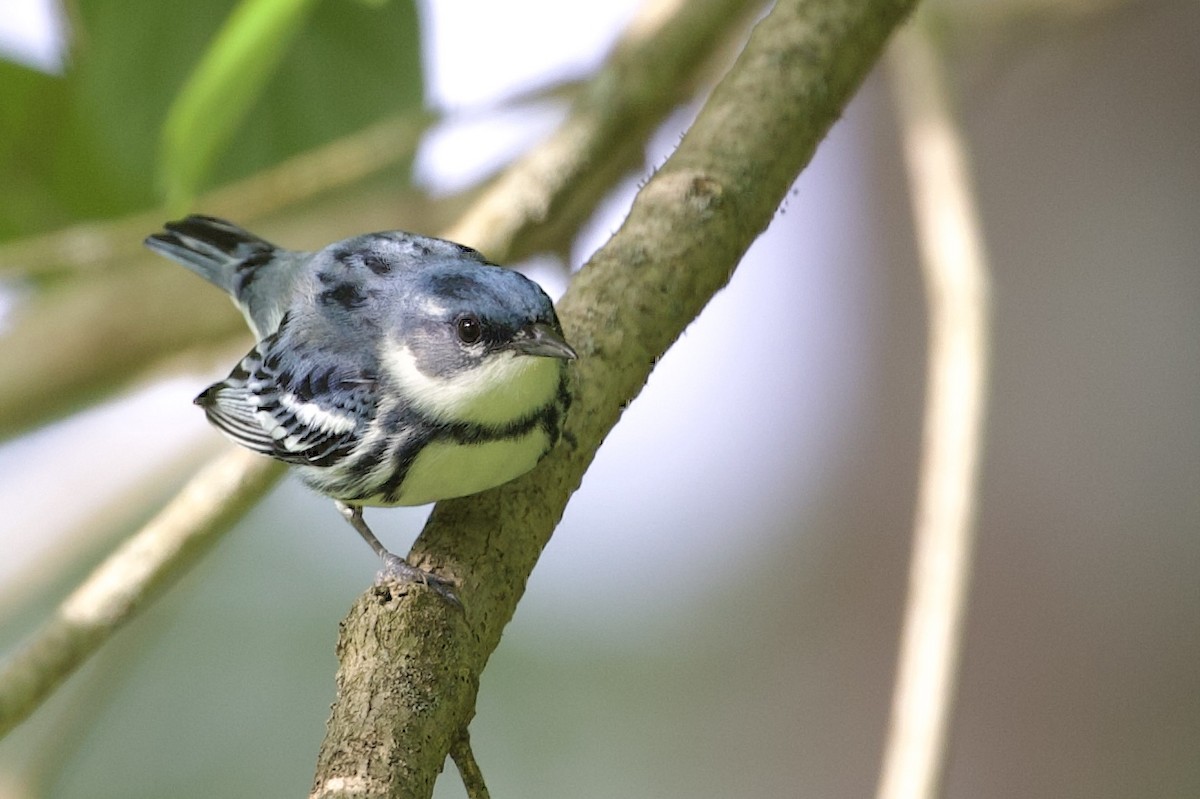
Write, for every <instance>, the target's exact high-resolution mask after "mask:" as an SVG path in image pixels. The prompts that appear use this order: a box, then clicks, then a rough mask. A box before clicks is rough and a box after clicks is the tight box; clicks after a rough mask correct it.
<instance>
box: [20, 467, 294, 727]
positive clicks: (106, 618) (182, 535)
mask: <svg viewBox="0 0 1200 799" xmlns="http://www.w3.org/2000/svg"><path fill="white" fill-rule="evenodd" d="M282 471H283V466H282V464H277V463H274V462H273V461H269V460H267V459H265V458H262V457H259V456H257V455H254V454H252V453H250V452H247V451H244V450H232V451H230V452H229V453H228V454H226V455H223V456H222V457H220V458H218V459H217V460H215V461H213V462H212V463H210V464H209V465H208V466H207V467H205V468H204V469H203V470H202V471H200V472H198V473H197V474H196V476H195V477H193V478H192V480H191V482H189V483H188V485H187V486H185V487H184V489H183V491H181V492H180V493H179V495H178V496H176V497H175V499H174V500H172V501H171V502H170V503H169V504H168V505H167V506H166V507H165V508H163V509H162V511H161V512H160V513H159V514H158V515H157V516H155V517H154V518H153V519H152V520H150V522H149V523H148V524H146V526H145V527H143V528H142V529H141V530H140V531H139V532H138V533H137V534H136V535H134V536H132V537H130V538H129V539H127V540H126V541H125V543H124V544H122V545H121V547H120V548H119V549H118V550H117V551H116V552H114V553H113V554H112V555H111V556H109V557H108V559H106V560H105V561H104V562H103V563H102V564H101V565H100V566H98V567H97V568H96V569H95V570H94V571H93V572H92V573H91V575H89V576H88V578H87V579H86V580H84V582H83V583H82V584H80V586H79V587H78V588H76V589H75V591H74V592H73V593H72V594H71V595H70V596H69V597H67V598H66V600H64V601H63V603H62V604H61V605H59V607H58V611H57V612H56V613H55V615H54V617H53V618H52V619H51V620H50V621H48V622H47V623H45V624H44V625H42V627H41V628H40V629H39V630H38V631H37V632H36V633H35V634H34V635H33V637H32V638H31V639H30V640H28V641H26V642H25V643H24V645H23V646H22V647H21V649H20V650H19V651H18V652H17V653H16V654H15V655H14V656H13V657H11V658H10V659H8V660H7V661H5V663H4V665H3V667H0V738H3V737H4V735H6V734H7V733H8V732H9V731H10V730H11V729H12V728H13V727H15V726H16V725H17V724H19V723H20V722H21V721H22V720H24V719H25V718H26V717H27V716H28V715H29V714H30V713H32V712H33V711H34V709H36V708H37V706H38V705H39V704H41V702H42V700H43V699H45V698H46V697H47V696H49V695H50V693H51V692H53V691H54V689H55V688H57V687H58V685H59V684H60V683H61V682H62V681H63V680H65V679H66V678H67V676H68V675H69V674H71V673H72V672H73V671H74V670H75V669H76V668H78V666H79V665H80V664H81V663H82V662H83V661H84V660H85V659H86V658H87V657H88V656H89V655H91V654H92V653H93V652H94V651H95V650H96V649H97V648H98V647H99V646H100V644H101V643H103V642H104V641H106V640H108V638H110V637H111V636H112V634H113V633H114V632H116V631H117V630H118V629H120V628H121V627H122V626H123V625H124V624H125V622H127V621H129V619H130V618H132V617H133V616H134V615H135V614H136V613H137V612H138V611H139V610H140V609H141V608H142V607H143V606H145V605H146V604H147V603H148V602H149V601H150V600H151V599H152V598H153V597H154V596H155V595H156V594H157V593H158V592H159V591H161V590H162V589H163V588H164V587H165V586H167V585H169V584H170V583H171V582H173V581H174V579H175V578H176V577H177V576H178V575H179V574H180V573H181V572H183V571H184V570H185V569H187V568H188V567H189V566H191V565H192V564H193V563H195V562H196V561H197V560H199V559H200V557H201V556H202V555H203V554H204V553H205V552H207V551H208V550H209V549H210V548H211V547H212V546H213V544H215V543H216V541H217V540H219V539H220V536H221V534H222V533H224V532H225V531H226V530H227V529H229V527H231V526H232V525H233V523H234V522H235V521H237V519H238V518H240V517H241V516H242V514H244V513H245V512H246V510H248V509H249V508H250V507H251V506H252V505H253V504H254V503H255V502H256V501H257V500H258V499H259V497H260V496H261V494H262V492H264V491H265V490H266V489H267V488H268V487H269V486H270V485H271V484H273V483H274V482H275V480H276V479H277V478H278V476H279V475H280V474H281V473H282Z"/></svg>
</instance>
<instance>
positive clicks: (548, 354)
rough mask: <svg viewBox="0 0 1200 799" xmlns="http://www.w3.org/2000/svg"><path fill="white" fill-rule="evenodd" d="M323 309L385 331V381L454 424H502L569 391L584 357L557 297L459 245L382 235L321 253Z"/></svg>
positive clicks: (381, 350)
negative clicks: (565, 326)
mask: <svg viewBox="0 0 1200 799" xmlns="http://www.w3.org/2000/svg"><path fill="white" fill-rule="evenodd" d="M317 259H318V262H322V261H323V262H326V263H327V264H328V266H327V267H326V266H324V265H321V268H318V269H317V270H316V274H317V281H318V285H317V292H318V294H317V303H318V305H321V306H325V308H326V310H327V311H328V312H330V313H332V314H333V315H334V316H343V315H344V316H345V317H347V319H348V320H349V318H350V317H354V318H356V320H357V321H355V322H353V323H351V324H354V325H358V324H364V323H366V324H371V325H372V326H373V327H375V329H376V330H378V331H379V332H380V335H379V336H378V337H377V338H376V340H377V341H378V352H377V355H378V358H379V361H380V364H381V367H382V373H383V375H382V376H383V377H384V378H385V379H390V380H392V381H394V384H395V385H396V387H397V388H399V389H400V391H401V392H402V393H403V394H404V395H405V396H406V397H407V398H408V399H409V401H410V402H412V403H413V404H414V406H415V407H416V408H418V409H419V410H421V411H422V412H424V413H426V414H427V415H430V416H433V417H435V418H438V419H442V420H444V421H447V422H465V423H471V424H482V425H486V426H503V425H506V424H511V423H513V422H515V421H516V420H518V419H521V418H524V417H526V416H527V415H529V414H532V413H534V412H535V411H536V410H538V409H540V408H542V407H544V406H545V405H546V404H548V403H550V402H552V401H556V399H557V398H558V397H559V396H560V395H561V394H562V393H563V386H562V383H563V379H564V374H565V364H566V362H567V361H569V360H571V359H574V358H575V351H574V350H573V349H572V348H571V346H570V345H569V344H568V343H567V341H566V339H565V338H564V337H563V333H562V328H561V327H560V325H559V322H558V317H557V316H556V314H555V313H554V306H553V304H552V303H551V302H550V298H549V297H548V296H546V293H545V292H544V291H542V289H541V287H539V286H538V285H537V284H536V283H534V282H533V281H532V280H530V279H529V278H527V277H525V276H524V275H522V274H520V273H519V272H516V271H513V270H511V269H505V268H502V267H499V266H495V265H492V264H489V263H488V262H487V261H486V260H485V259H484V258H483V256H481V255H480V254H479V253H478V252H476V251H475V250H472V249H470V248H468V247H464V246H462V245H459V244H454V243H453V242H448V241H443V240H441V239H432V238H426V237H422V236H414V235H412V234H408V233H382V234H371V235H368V236H359V237H357V238H355V239H349V240H347V241H345V242H340V243H338V244H335V245H332V246H331V247H329V248H327V250H326V251H323V252H322V253H320V254H318V256H317Z"/></svg>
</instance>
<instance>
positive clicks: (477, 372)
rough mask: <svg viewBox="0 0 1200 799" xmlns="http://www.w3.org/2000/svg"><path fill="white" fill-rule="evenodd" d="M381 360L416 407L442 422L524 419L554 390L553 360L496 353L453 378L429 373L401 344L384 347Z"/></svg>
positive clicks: (556, 364) (496, 423)
mask: <svg viewBox="0 0 1200 799" xmlns="http://www.w3.org/2000/svg"><path fill="white" fill-rule="evenodd" d="M382 356H383V364H384V367H385V369H387V371H388V373H389V374H390V376H391V378H392V379H393V380H395V381H396V383H397V385H398V386H399V387H400V390H401V392H402V393H403V394H404V396H405V397H406V398H407V399H408V400H409V401H410V402H411V403H412V404H413V405H414V407H415V408H416V409H417V410H419V411H421V412H423V413H425V414H427V415H429V416H430V417H432V418H434V419H437V420H440V421H444V422H465V423H468V424H480V425H486V426H499V425H504V424H508V423H509V422H513V421H516V420H518V419H521V418H524V417H526V416H528V415H529V414H531V413H533V412H534V411H536V410H538V409H539V408H542V407H543V406H545V405H546V404H547V403H548V402H550V401H551V400H552V399H554V396H555V394H557V393H558V385H559V379H560V375H561V371H560V369H561V363H560V362H559V360H558V359H557V358H545V357H539V356H533V355H521V354H518V353H516V352H514V351H511V350H509V351H505V352H498V353H495V354H493V355H491V356H489V357H488V358H486V359H485V360H484V361H483V363H481V364H479V365H478V366H476V367H475V368H474V369H470V370H468V371H465V372H462V373H460V374H457V375H454V376H453V377H438V376H430V375H427V374H425V373H424V372H422V371H421V370H420V369H419V368H418V367H417V359H416V356H415V355H413V352H412V350H410V349H409V348H408V347H404V346H395V345H393V346H388V347H385V348H384V352H383V353H382Z"/></svg>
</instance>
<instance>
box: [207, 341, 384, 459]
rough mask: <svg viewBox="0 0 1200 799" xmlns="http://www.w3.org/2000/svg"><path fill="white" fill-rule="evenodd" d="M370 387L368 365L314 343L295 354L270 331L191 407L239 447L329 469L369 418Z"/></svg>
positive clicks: (372, 411)
mask: <svg viewBox="0 0 1200 799" xmlns="http://www.w3.org/2000/svg"><path fill="white" fill-rule="evenodd" d="M281 330H282V325H281ZM375 386H376V381H375V379H374V377H373V376H372V375H371V374H370V373H369V370H365V369H363V368H356V367H355V366H354V365H353V364H352V363H347V362H346V360H344V359H342V360H340V359H337V358H334V357H332V354H331V353H322V352H321V351H320V350H314V349H312V348H305V350H304V351H303V357H301V356H299V355H298V354H297V353H296V352H295V351H294V350H290V349H288V348H286V347H283V346H280V344H279V336H278V335H275V336H270V337H268V338H266V339H264V340H263V341H262V342H260V343H259V344H258V345H257V346H255V348H254V349H253V350H251V351H250V352H249V354H247V355H246V357H245V358H243V359H242V361H241V363H239V364H238V365H237V367H236V368H234V370H233V372H232V373H231V374H230V375H229V377H228V378H226V379H225V380H224V381H222V382H220V383H215V384H214V385H212V386H209V388H208V389H207V390H206V391H204V393H202V394H201V395H200V396H199V397H197V398H196V404H197V405H200V406H201V407H203V408H204V410H205V413H207V414H208V418H209V421H211V422H212V423H213V424H214V425H216V426H217V427H218V428H219V429H220V430H221V431H222V432H223V433H225V434H226V435H227V436H229V437H230V438H232V439H233V440H234V441H236V442H237V443H239V444H241V445H242V446H244V447H247V448H249V449H251V450H254V451H255V452H260V453H262V454H264V455H270V456H271V457H274V458H278V459H279V460H282V461H285V462H287V463H293V464H304V465H309V466H330V465H332V464H334V463H336V462H338V461H339V460H341V459H342V458H344V457H346V456H347V455H348V454H349V453H350V452H351V451H352V450H353V448H354V446H355V444H356V443H357V442H358V441H359V440H360V439H361V437H362V435H363V433H364V431H365V430H366V428H367V425H368V424H369V422H370V421H371V419H372V418H373V417H374V414H375V408H376V402H375V391H376V388H375Z"/></svg>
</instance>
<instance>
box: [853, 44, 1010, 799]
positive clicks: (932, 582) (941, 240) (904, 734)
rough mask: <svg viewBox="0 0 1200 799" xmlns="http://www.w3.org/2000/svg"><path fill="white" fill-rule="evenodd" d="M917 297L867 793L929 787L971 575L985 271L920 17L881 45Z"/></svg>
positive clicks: (963, 166)
mask: <svg viewBox="0 0 1200 799" xmlns="http://www.w3.org/2000/svg"><path fill="white" fill-rule="evenodd" d="M890 55H891V56H892V58H890V59H889V67H891V69H892V72H893V78H894V80H893V85H894V94H895V97H896V105H897V111H898V114H899V117H900V123H901V124H900V128H901V133H902V136H903V139H904V152H905V158H906V162H907V164H908V173H909V183H910V185H911V187H912V189H911V190H912V195H913V197H912V199H913V214H914V217H915V220H916V227H917V241H918V244H919V247H920V250H921V260H922V274H923V276H924V280H925V291H926V296H927V302H928V305H929V364H928V374H927V378H926V399H925V422H924V424H925V431H924V442H923V452H922V458H921V473H920V489H919V495H918V503H917V516H916V524H915V529H914V537H913V554H912V563H911V566H910V571H909V587H908V600H907V602H906V606H905V610H904V627H903V632H902V637H901V643H900V656H899V666H898V669H897V674H896V685H895V689H894V693H893V698H892V717H891V724H890V726H889V730H888V738H887V745H886V749H885V753H884V763H883V769H882V773H881V775H880V781H879V786H878V792H877V796H878V797H879V799H933V797H937V796H939V795H940V794H941V782H942V775H943V772H944V770H945V761H946V746H947V742H948V740H949V727H950V719H951V715H952V710H953V707H954V696H955V689H956V687H957V684H958V663H959V657H960V651H961V649H962V637H963V625H964V620H965V617H966V609H967V598H968V592H969V589H970V578H971V552H972V550H973V548H974V518H975V503H976V494H977V486H978V482H979V460H980V451H981V449H982V446H983V421H984V415H985V410H986V409H985V393H986V386H987V375H988V351H989V345H988V320H989V317H990V315H991V314H990V310H989V304H988V289H987V287H988V273H987V263H986V260H985V256H984V252H983V243H982V239H983V237H982V234H981V233H980V224H979V217H978V214H977V212H976V210H975V206H974V202H973V196H972V190H971V181H970V177H969V170H968V168H967V156H966V152H965V150H966V148H965V145H964V143H963V141H962V136H961V134H960V133H959V129H958V125H957V123H956V121H955V118H954V114H953V112H952V111H951V101H950V93H949V90H948V88H947V87H946V85H945V84H946V80H945V76H946V74H947V70H946V65H945V64H944V63H941V62H940V61H939V57H938V54H937V52H936V49H935V46H934V44H933V41H932V37H931V33H930V31H929V30H927V28H926V26H925V25H924V24H921V25H916V26H914V27H913V28H912V29H911V30H910V31H907V32H905V34H904V35H902V36H900V37H897V39H896V42H895V44H894V46H893V50H892V52H891V53H890Z"/></svg>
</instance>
